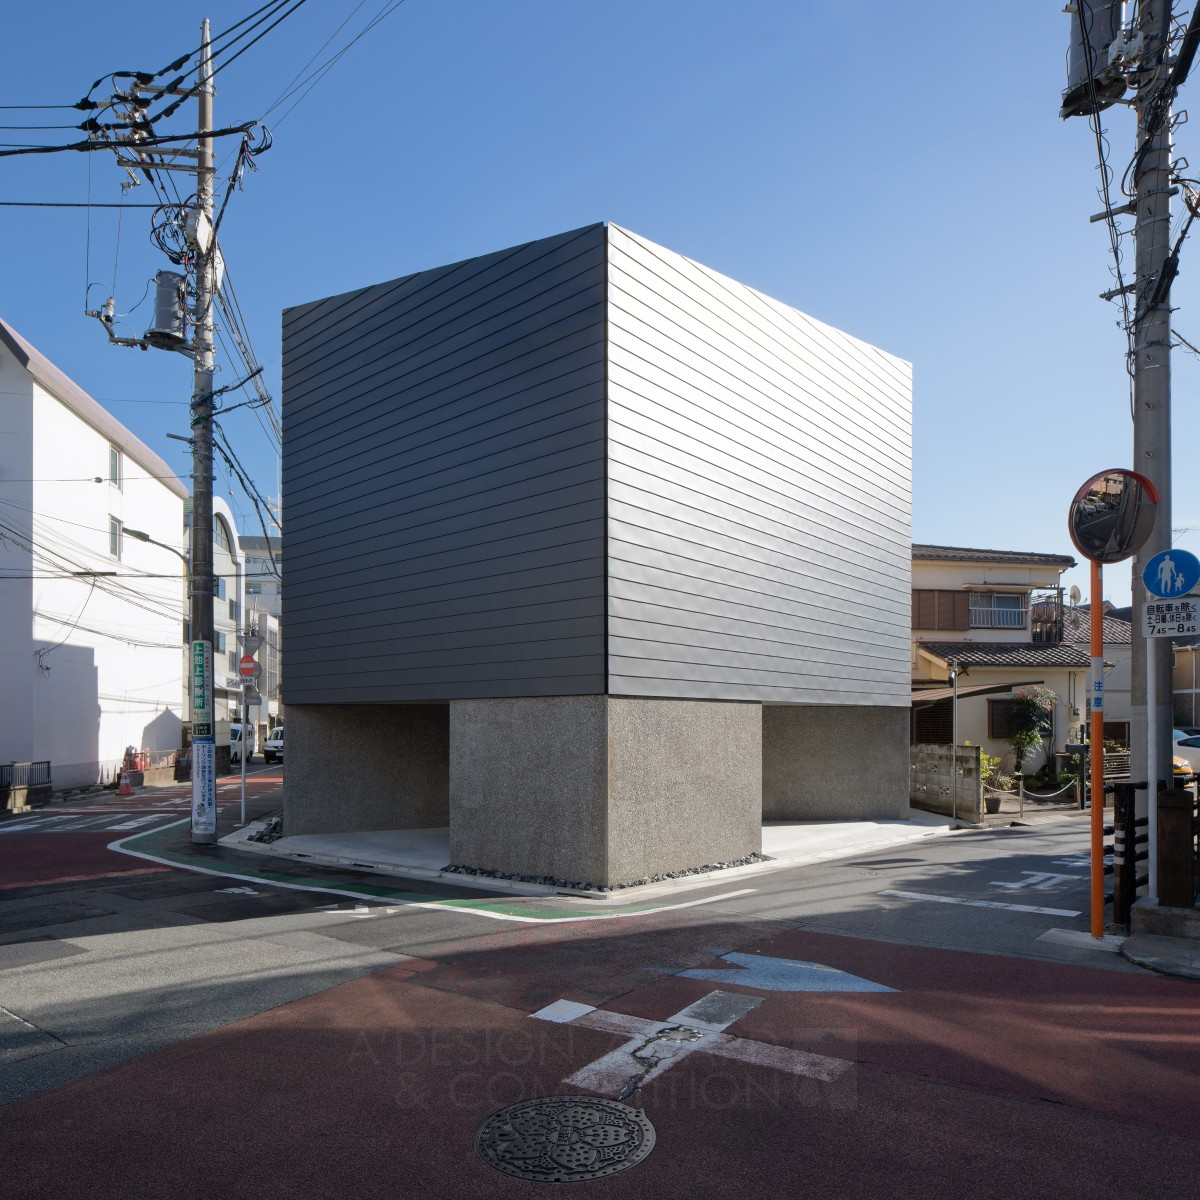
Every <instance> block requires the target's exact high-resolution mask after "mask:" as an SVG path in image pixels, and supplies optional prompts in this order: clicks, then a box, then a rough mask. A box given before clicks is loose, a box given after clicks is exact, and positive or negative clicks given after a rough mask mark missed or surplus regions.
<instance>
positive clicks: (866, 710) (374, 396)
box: [283, 224, 911, 884]
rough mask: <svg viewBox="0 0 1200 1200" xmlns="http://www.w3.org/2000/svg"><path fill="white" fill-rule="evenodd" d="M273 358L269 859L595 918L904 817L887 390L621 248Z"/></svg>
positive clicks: (353, 304)
mask: <svg viewBox="0 0 1200 1200" xmlns="http://www.w3.org/2000/svg"><path fill="white" fill-rule="evenodd" d="M283 347H284V372H283V374H284V382H283V413H284V451H283V492H284V507H285V512H286V521H285V527H284V552H285V553H284V558H285V561H286V563H287V588H286V590H285V593H284V611H283V621H284V629H285V632H286V636H287V639H288V666H287V672H286V674H285V676H284V681H283V689H284V702H285V706H286V713H287V724H288V772H287V779H286V783H285V825H286V829H287V831H288V832H289V833H313V832H326V831H328V832H333V831H346V830H364V829H398V828H436V827H443V826H449V830H450V857H451V859H452V861H453V862H455V863H456V864H460V865H464V866H468V867H474V868H480V869H488V870H495V871H501V872H505V873H509V874H513V875H550V876H554V877H556V878H561V879H567V880H573V881H587V882H593V883H601V884H614V883H622V882H629V881H631V880H635V879H639V878H643V877H645V876H648V875H652V874H655V873H658V872H662V871H669V870H677V869H683V868H688V867H694V866H699V865H703V864H706V863H713V862H727V861H730V860H734V859H738V858H741V857H743V856H745V855H748V854H750V853H752V852H755V851H758V850H759V849H760V846H761V826H762V821H763V820H764V819H767V820H788V819H791V820H805V819H837V818H840V817H844V818H851V817H859V818H867V817H875V818H881V817H893V818H894V817H902V816H905V815H907V809H908V787H907V777H908V712H909V703H910V683H909V679H910V664H909V653H910V651H909V632H910V630H909V624H910V622H909V601H910V546H911V530H910V524H911V521H910V499H911V371H910V368H909V365H908V364H907V363H905V362H903V361H902V360H900V359H898V358H895V357H893V356H892V355H890V354H886V353H884V352H883V351H881V350H878V349H876V348H875V347H873V346H870V345H867V344H865V343H863V342H861V341H859V340H857V339H855V338H853V337H850V336H849V335H847V334H845V333H841V332H839V331H838V330H835V329H832V328H830V327H829V326H827V325H823V324H822V323H821V322H819V321H816V320H813V319H812V318H811V317H808V316H805V315H804V314H803V313H800V312H798V311H796V310H795V309H793V308H790V307H788V306H787V305H785V304H782V303H779V302H778V301H776V300H772V299H770V298H769V297H767V296H764V295H762V294H761V293H759V292H756V291H754V290H753V289H751V288H749V287H746V286H744V285H742V284H739V283H736V282H734V281H733V280H731V279H728V278H726V277H724V276H722V275H720V274H718V273H717V272H715V271H712V270H709V269H707V268H706V267H703V266H701V265H699V264H697V263H695V262H692V261H691V260H689V259H687V258H684V257H682V256H680V255H678V254H674V253H672V252H670V251H668V250H664V249H663V248H661V247H659V246H656V245H654V244H653V243H651V242H648V241H646V240H644V239H643V238H640V237H637V236H635V235H634V234H632V233H629V232H628V231H626V230H624V229H620V228H618V227H617V226H615V225H611V224H597V225H591V226H588V227H587V228H584V229H578V230H575V231H573V232H570V233H565V234H562V235H560V236H557V237H550V238H545V239H543V240H539V241H536V242H531V243H529V244H527V245H522V246H516V247H513V248H511V249H507V250H502V251H499V252H498V253H495V254H488V255H484V256H483V257H480V258H474V259H470V260H467V261H465V262H460V263H455V264H453V265H451V266H446V267H441V268H437V269H435V270H429V271H422V272H420V273H418V274H415V275H409V276H407V277H405V278H402V279H397V280H393V281H391V282H389V283H382V284H377V285H375V286H373V287H367V288H363V289H361V290H358V291H354V292H349V293H346V294H345V295H340V296H332V297H329V298H327V299H323V300H317V301H315V302H313V303H311V304H304V305H300V306H298V307H295V308H291V309H288V310H287V311H286V312H285V314H284V328H283Z"/></svg>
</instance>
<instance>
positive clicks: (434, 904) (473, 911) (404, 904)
mask: <svg viewBox="0 0 1200 1200" xmlns="http://www.w3.org/2000/svg"><path fill="white" fill-rule="evenodd" d="M190 820H191V817H184V818H183V819H182V820H180V821H172V822H171V824H169V825H163V826H162V827H161V828H159V829H156V830H155V831H154V832H155V833H162V832H164V831H165V830H167V829H174V828H175V827H176V826H178V825H186V824H187V823H188V822H189V821H190ZM144 836H145V834H141V833H133V834H130V835H129V837H127V838H118V839H117V840H116V841H115V842H109V844H108V849H109V850H115V851H116V852H117V853H118V854H128V855H129V856H130V857H131V858H143V859H145V860H146V861H147V862H152V863H159V864H160V865H162V866H164V867H171V868H172V869H173V870H176V871H194V872H195V873H196V874H198V875H220V876H221V877H222V878H224V879H241V880H243V881H244V882H246V883H258V884H263V883H266V884H269V885H270V886H271V887H273V888H286V889H287V890H288V891H291V892H316V893H318V894H319V895H322V896H347V897H349V898H350V899H351V900H372V899H377V897H374V896H364V895H363V894H362V892H353V891H350V890H349V889H347V888H332V887H314V886H313V885H312V884H308V883H284V882H283V881H282V880H278V879H269V880H265V879H263V878H262V877H261V876H259V875H242V874H241V873H239V872H237V871H216V870H213V869H212V868H211V867H194V866H192V865H191V864H188V865H187V866H186V867H185V866H183V865H182V864H180V863H177V862H174V861H172V860H171V859H169V858H161V857H159V856H158V855H157V854H144V853H143V852H142V851H141V850H127V849H126V848H125V842H130V841H133V840H134V838H139V837H144ZM396 882H397V883H401V882H403V881H402V880H400V879H397V881H396ZM396 890H397V891H402V890H403V889H402V888H399V887H397V889H396ZM756 891H758V889H757V888H739V889H738V890H737V891H733V892H722V893H721V894H720V895H719V896H705V897H704V898H703V899H702V900H688V901H686V902H685V903H683V904H664V905H662V906H661V907H659V908H640V909H637V910H636V911H634V912H614V913H595V914H593V915H589V916H586V917H523V916H520V915H519V914H517V913H499V912H490V911H489V910H487V909H482V908H464V909H462V910H461V911H462V912H464V913H467V914H468V915H474V916H477V917H486V918H487V919H488V920H489V921H516V922H519V923H520V924H523V925H567V924H573V923H578V922H579V921H617V920H620V919H622V918H628V917H651V916H654V915H655V914H656V913H662V912H674V911H675V910H676V909H680V908H694V907H695V906H696V905H698V904H715V903H716V902H717V901H718V900H729V899H732V898H733V897H734V896H745V895H748V894H749V893H751V892H756ZM548 898H549V897H547V899H548ZM538 899H542V897H540V896H514V897H513V899H512V902H513V903H516V902H517V901H518V900H538ZM387 903H388V904H394V905H396V906H397V907H399V908H430V909H433V910H435V911H436V912H446V911H447V910H449V911H451V912H453V911H455V906H454V905H453V904H447V903H446V902H445V901H438V900H401V899H400V898H399V897H398V896H389V897H388V898H387Z"/></svg>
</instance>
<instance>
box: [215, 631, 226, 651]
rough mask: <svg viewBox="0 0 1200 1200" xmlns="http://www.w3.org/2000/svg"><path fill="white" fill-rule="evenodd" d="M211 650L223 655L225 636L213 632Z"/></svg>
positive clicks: (219, 632)
mask: <svg viewBox="0 0 1200 1200" xmlns="http://www.w3.org/2000/svg"><path fill="white" fill-rule="evenodd" d="M213 649H214V650H215V651H216V652H217V653H218V654H224V653H225V635H224V634H223V633H222V632H221V631H220V630H219V629H215V630H213Z"/></svg>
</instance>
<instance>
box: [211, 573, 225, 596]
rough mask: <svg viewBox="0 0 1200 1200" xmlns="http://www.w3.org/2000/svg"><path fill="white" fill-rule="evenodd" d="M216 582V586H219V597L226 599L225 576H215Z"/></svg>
mask: <svg viewBox="0 0 1200 1200" xmlns="http://www.w3.org/2000/svg"><path fill="white" fill-rule="evenodd" d="M214 582H215V584H216V588H217V599H218V600H224V599H225V578H224V576H222V575H216V576H214Z"/></svg>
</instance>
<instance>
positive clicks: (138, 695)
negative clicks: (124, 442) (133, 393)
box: [26, 383, 186, 786]
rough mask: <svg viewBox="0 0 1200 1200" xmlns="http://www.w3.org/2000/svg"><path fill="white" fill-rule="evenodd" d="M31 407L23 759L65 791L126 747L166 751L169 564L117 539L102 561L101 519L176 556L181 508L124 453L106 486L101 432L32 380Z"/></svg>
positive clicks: (175, 724)
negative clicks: (30, 568) (117, 478)
mask: <svg viewBox="0 0 1200 1200" xmlns="http://www.w3.org/2000/svg"><path fill="white" fill-rule="evenodd" d="M32 410H33V422H32V433H33V439H32V440H33V451H32V472H31V474H32V477H33V478H34V479H35V480H36V481H37V482H35V483H34V485H33V492H32V501H33V505H32V506H33V509H34V514H35V515H34V517H33V538H34V542H35V546H36V547H37V549H36V551H35V557H34V563H33V565H34V568H35V570H34V574H36V575H37V576H39V577H38V578H36V579H35V580H34V582H33V588H32V595H31V601H32V614H33V615H32V624H31V625H29V623H28V617H27V618H26V621H27V625H26V627H27V628H28V629H30V633H31V636H32V644H31V647H30V657H31V658H32V659H33V660H34V671H33V678H32V680H31V682H30V688H29V693H28V697H27V702H28V707H29V711H30V713H31V716H32V721H33V738H32V745H31V748H30V757H31V758H34V759H50V760H51V762H52V764H53V770H54V782H55V785H56V786H71V785H73V784H77V783H83V782H89V781H90V780H91V779H92V778H94V777H95V775H96V773H97V771H101V772H103V771H111V769H112V767H113V766H114V765H115V764H116V763H118V762H119V760H120V759H121V757H122V754H123V752H124V749H125V747H126V746H127V745H133V746H136V747H138V748H139V749H142V748H145V749H172V748H175V747H177V746H178V745H179V732H180V720H181V715H182V708H183V695H184V693H183V688H184V677H183V662H182V658H181V655H180V646H181V643H182V638H183V616H184V602H185V594H186V592H185V579H184V575H183V565H182V563H181V562H180V560H179V559H178V558H177V557H176V556H175V555H173V554H171V553H170V552H169V551H167V550H164V549H162V548H161V547H158V546H154V545H149V544H145V543H142V542H139V541H135V540H133V539H132V538H128V537H126V538H123V539H122V542H121V547H120V558H119V559H114V558H113V557H112V555H111V554H110V547H109V518H110V517H115V518H117V519H118V520H120V521H121V522H122V523H123V524H124V525H126V526H129V527H132V528H135V529H140V530H142V531H144V532H146V533H148V534H149V535H150V536H151V537H152V538H155V539H156V540H158V541H160V542H163V543H165V544H166V545H168V546H173V547H177V548H181V547H182V527H183V501H182V499H181V498H180V496H178V495H177V494H176V493H175V492H174V491H173V490H172V489H171V488H169V487H167V486H166V485H165V484H164V483H163V482H162V481H160V480H159V479H157V478H155V477H154V476H153V475H152V474H151V473H150V472H148V471H147V470H145V469H144V468H142V467H141V466H139V464H138V463H137V462H136V461H135V460H134V459H132V458H131V457H130V456H129V455H128V454H127V453H124V452H123V453H122V473H123V479H122V483H121V486H120V487H118V486H115V485H113V484H111V483H110V482H109V481H108V475H109V446H110V442H109V439H108V437H107V436H105V435H103V434H101V433H99V432H98V431H97V430H95V429H94V428H92V426H90V425H89V424H87V423H86V422H84V421H83V420H82V419H81V418H80V417H79V416H78V415H77V414H76V413H75V412H73V411H72V410H71V409H70V408H68V407H67V406H66V405H65V404H63V403H62V402H61V401H59V400H58V399H57V398H56V397H54V396H53V395H51V394H50V393H49V392H47V391H45V390H44V389H43V388H42V387H40V386H39V385H38V384H36V383H34V384H33V405H32ZM96 476H99V477H100V478H101V480H102V482H100V483H95V482H91V480H93V479H94V478H95V477H96ZM84 481H86V482H84ZM88 572H114V573H115V574H113V575H100V574H89V573H88ZM73 573H75V574H73ZM93 581H94V586H93ZM35 648H36V650H40V651H41V653H40V654H39V653H35V652H34V650H35Z"/></svg>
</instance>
